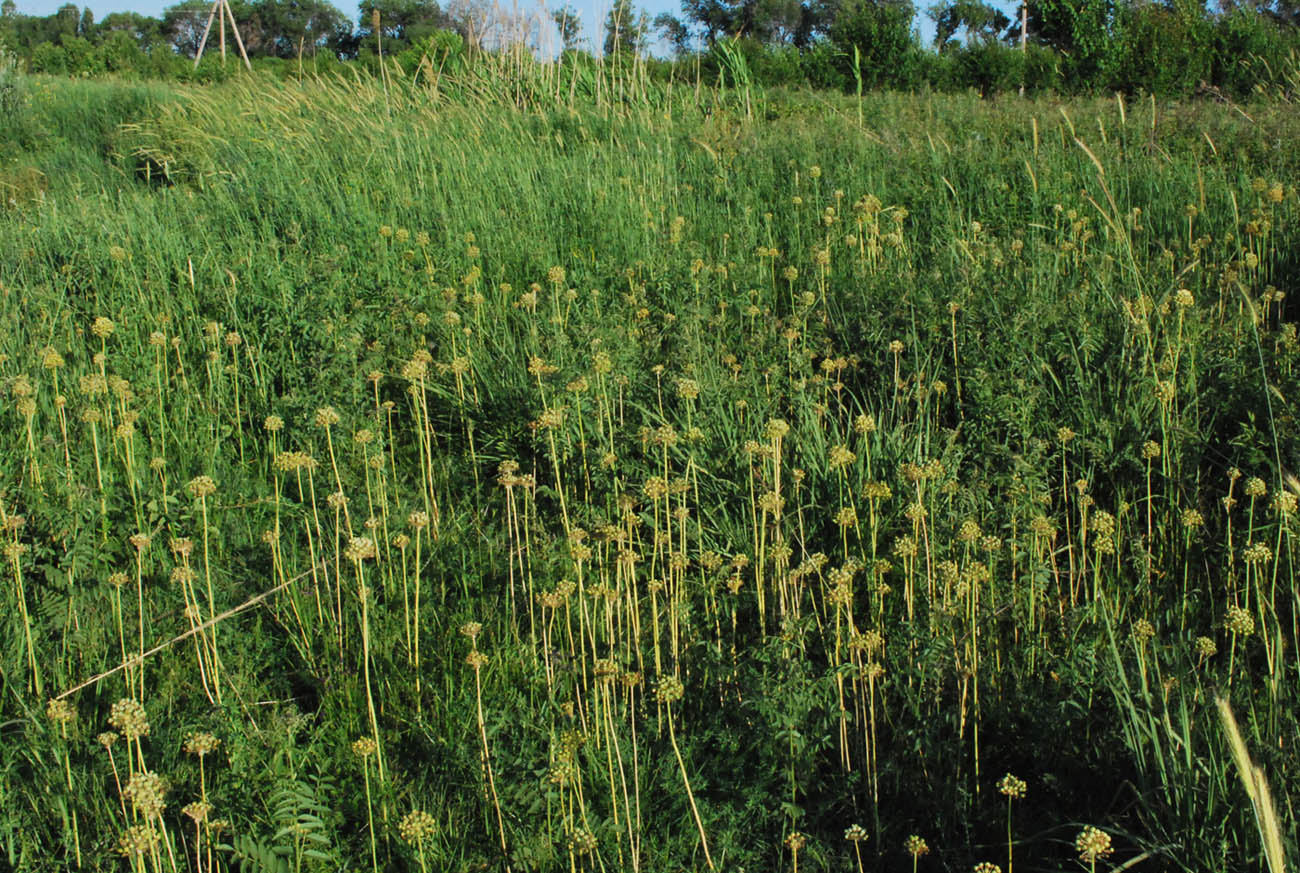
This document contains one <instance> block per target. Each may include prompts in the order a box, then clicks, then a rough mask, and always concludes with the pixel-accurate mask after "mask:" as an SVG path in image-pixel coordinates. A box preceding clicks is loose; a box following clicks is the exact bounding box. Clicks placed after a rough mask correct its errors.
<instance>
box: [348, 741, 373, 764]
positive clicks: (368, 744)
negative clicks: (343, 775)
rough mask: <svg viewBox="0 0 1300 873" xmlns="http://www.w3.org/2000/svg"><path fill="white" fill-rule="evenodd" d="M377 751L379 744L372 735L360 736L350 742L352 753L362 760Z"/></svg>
mask: <svg viewBox="0 0 1300 873" xmlns="http://www.w3.org/2000/svg"><path fill="white" fill-rule="evenodd" d="M378 751H379V744H378V743H376V742H375V741H374V739H373V738H372V737H361V738H360V739H358V740H354V741H353V743H352V754H354V755H356V756H357V757H358V758H360V759H362V760H363V761H364V760H365V759H366V758H369V757H370V756H371V755H373V754H375V753H376V752H378Z"/></svg>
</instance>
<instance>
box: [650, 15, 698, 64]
mask: <svg viewBox="0 0 1300 873" xmlns="http://www.w3.org/2000/svg"><path fill="white" fill-rule="evenodd" d="M653 23H654V26H655V27H656V28H657V29H658V30H659V31H660V33H662V34H663V38H664V39H665V40H666V41H667V42H668V44H669V45H670V46H672V47H673V54H675V55H677V56H678V57H681V56H682V55H684V54H686V53H687V52H689V51H690V50H691V31H690V28H688V27H687V26H686V25H685V24H683V23H682V20H681V19H680V18H678V17H677V16H676V15H673V14H672V13H671V12H660V13H659V14H658V15H656V16H655V20H654V22H653Z"/></svg>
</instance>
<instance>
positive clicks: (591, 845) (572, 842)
mask: <svg viewBox="0 0 1300 873" xmlns="http://www.w3.org/2000/svg"><path fill="white" fill-rule="evenodd" d="M568 845H569V850H570V851H572V852H573V853H574V854H575V855H590V854H591V853H592V852H594V851H596V835H595V834H593V833H592V832H591V831H589V830H587V829H586V828H574V829H573V830H571V831H569V839H568Z"/></svg>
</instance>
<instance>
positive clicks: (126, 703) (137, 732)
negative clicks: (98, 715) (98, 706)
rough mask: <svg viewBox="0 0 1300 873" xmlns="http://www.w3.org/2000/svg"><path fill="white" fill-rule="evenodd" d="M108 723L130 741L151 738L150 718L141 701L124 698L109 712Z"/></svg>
mask: <svg viewBox="0 0 1300 873" xmlns="http://www.w3.org/2000/svg"><path fill="white" fill-rule="evenodd" d="M108 723H109V724H110V725H112V726H113V727H115V728H117V729H118V730H119V731H120V732H121V734H122V736H124V737H126V738H127V739H128V740H135V739H139V738H140V737H147V736H149V717H148V715H147V714H146V713H145V710H144V706H142V705H141V704H140V702H139V701H136V700H132V699H131V698H129V697H124V698H122V699H121V700H119V701H117V703H114V704H113V706H112V708H111V709H110V710H109V715H108Z"/></svg>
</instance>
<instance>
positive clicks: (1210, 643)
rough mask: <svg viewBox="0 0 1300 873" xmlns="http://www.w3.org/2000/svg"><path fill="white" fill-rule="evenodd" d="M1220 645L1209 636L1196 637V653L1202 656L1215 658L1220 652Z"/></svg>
mask: <svg viewBox="0 0 1300 873" xmlns="http://www.w3.org/2000/svg"><path fill="white" fill-rule="evenodd" d="M1218 651H1219V647H1218V646H1216V645H1215V644H1214V640H1212V639H1210V638H1209V637H1197V638H1196V654H1197V656H1198V657H1200V658H1213V657H1214V656H1215V655H1216V654H1218Z"/></svg>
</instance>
